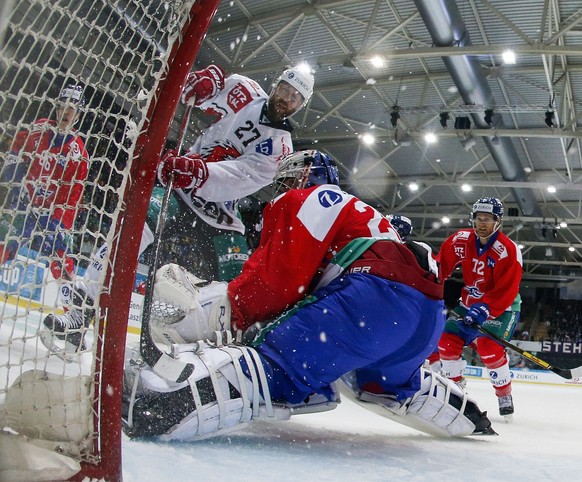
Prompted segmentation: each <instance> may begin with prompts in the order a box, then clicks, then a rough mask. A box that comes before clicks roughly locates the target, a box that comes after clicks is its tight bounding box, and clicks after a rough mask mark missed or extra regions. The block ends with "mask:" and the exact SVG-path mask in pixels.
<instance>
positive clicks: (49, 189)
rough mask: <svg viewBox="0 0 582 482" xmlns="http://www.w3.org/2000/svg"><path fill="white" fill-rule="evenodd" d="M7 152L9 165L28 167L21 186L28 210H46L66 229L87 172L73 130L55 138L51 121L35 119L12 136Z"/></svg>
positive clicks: (84, 155)
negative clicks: (31, 125)
mask: <svg viewBox="0 0 582 482" xmlns="http://www.w3.org/2000/svg"><path fill="white" fill-rule="evenodd" d="M10 150H11V155H10V156H9V159H11V160H12V162H15V163H19V162H25V163H27V164H28V171H27V174H26V178H25V185H24V186H25V189H26V190H27V191H28V195H29V198H30V201H31V204H32V206H33V207H35V208H40V209H46V210H49V211H50V216H51V218H53V219H59V220H60V221H61V224H62V225H63V227H65V228H67V229H70V228H71V227H72V226H73V222H74V219H75V215H76V211H77V204H78V203H79V201H80V200H81V196H82V195H83V183H84V182H85V180H86V178H87V174H88V172H89V161H88V158H89V154H88V153H87V150H86V149H85V143H84V142H83V139H81V137H79V135H78V134H77V132H76V131H74V130H72V131H70V132H68V133H67V134H64V135H62V134H61V135H59V134H57V130H56V122H55V121H53V120H48V119H39V120H37V121H36V122H35V123H34V125H33V127H32V129H31V130H30V131H21V132H19V133H18V134H17V135H16V136H15V138H14V141H13V143H12V146H11V149H10Z"/></svg>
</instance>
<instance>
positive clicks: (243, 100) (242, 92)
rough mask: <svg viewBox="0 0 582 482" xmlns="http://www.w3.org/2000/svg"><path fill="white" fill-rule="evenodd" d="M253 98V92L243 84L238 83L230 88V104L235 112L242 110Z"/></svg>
mask: <svg viewBox="0 0 582 482" xmlns="http://www.w3.org/2000/svg"><path fill="white" fill-rule="evenodd" d="M251 100H252V96H251V93H250V92H249V91H248V89H247V88H246V87H245V86H244V85H243V84H236V85H235V86H234V87H233V88H232V89H230V92H229V93H228V97H227V103H228V106H229V107H230V108H231V109H232V110H233V111H234V112H238V111H239V110H241V109H242V108H243V107H244V106H245V105H247V104H249V103H250V102H251Z"/></svg>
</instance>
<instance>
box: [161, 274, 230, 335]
mask: <svg viewBox="0 0 582 482" xmlns="http://www.w3.org/2000/svg"><path fill="white" fill-rule="evenodd" d="M227 286H228V284H227V283H225V282H218V281H213V282H212V283H208V282H206V281H204V280H201V279H200V278H198V277H196V276H194V275H193V274H192V273H189V272H188V271H186V270H185V269H184V268H182V267H181V266H178V265H177V264H173V263H170V264H167V265H164V266H162V267H161V268H160V269H159V270H158V271H157V272H156V282H155V285H154V298H153V306H152V318H151V319H152V327H151V328H152V334H153V336H154V338H155V339H156V341H158V342H161V343H166V344H170V345H172V344H180V343H191V342H196V341H199V340H206V339H209V338H212V339H214V338H221V337H222V333H223V332H225V331H230V329H231V323H230V313H231V308H230V301H229V299H228V294H227ZM217 334H218V335H217Z"/></svg>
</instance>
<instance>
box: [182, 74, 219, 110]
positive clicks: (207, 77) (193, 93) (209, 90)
mask: <svg viewBox="0 0 582 482" xmlns="http://www.w3.org/2000/svg"><path fill="white" fill-rule="evenodd" d="M222 89H224V70H222V69H221V68H220V67H218V66H217V65H209V66H208V67H206V68H205V69H203V70H197V71H196V72H190V73H189V74H188V77H187V78H186V85H185V86H184V90H183V91H182V102H184V104H187V105H200V104H201V103H202V102H204V101H206V100H208V99H210V98H212V97H214V96H215V95H216V94H217V93H218V92H219V91H221V90H222Z"/></svg>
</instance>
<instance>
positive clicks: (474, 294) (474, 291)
mask: <svg viewBox="0 0 582 482" xmlns="http://www.w3.org/2000/svg"><path fill="white" fill-rule="evenodd" d="M465 291H467V293H469V296H470V297H471V298H475V299H476V300H478V299H480V298H481V297H482V296H483V293H481V291H480V290H479V288H477V287H476V286H467V287H466V288H465Z"/></svg>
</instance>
